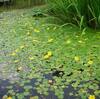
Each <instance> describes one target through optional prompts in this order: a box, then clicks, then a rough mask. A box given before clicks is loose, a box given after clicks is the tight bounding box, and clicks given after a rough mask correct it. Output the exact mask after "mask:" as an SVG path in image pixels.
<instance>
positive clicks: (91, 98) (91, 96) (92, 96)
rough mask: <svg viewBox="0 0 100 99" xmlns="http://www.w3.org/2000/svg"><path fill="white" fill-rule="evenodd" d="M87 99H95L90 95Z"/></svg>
mask: <svg viewBox="0 0 100 99" xmlns="http://www.w3.org/2000/svg"><path fill="white" fill-rule="evenodd" d="M88 99H96V98H95V96H94V95H90V96H89V98H88Z"/></svg>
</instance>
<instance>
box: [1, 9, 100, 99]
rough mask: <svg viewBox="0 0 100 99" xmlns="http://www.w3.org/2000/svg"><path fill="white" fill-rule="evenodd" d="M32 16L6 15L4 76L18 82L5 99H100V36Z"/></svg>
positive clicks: (91, 31)
mask: <svg viewBox="0 0 100 99" xmlns="http://www.w3.org/2000/svg"><path fill="white" fill-rule="evenodd" d="M29 12H31V14H32V12H33V10H32V11H31V10H27V11H26V12H25V11H23V10H20V11H19V10H18V11H12V12H9V13H7V15H6V13H3V16H4V19H3V20H2V21H1V26H0V30H1V32H0V50H2V51H3V53H4V54H2V53H0V54H1V56H0V62H3V63H6V62H7V63H9V64H6V65H7V66H6V67H5V68H3V69H2V72H0V73H1V75H3V76H2V77H3V78H4V79H7V77H8V76H9V75H11V74H12V73H13V74H16V77H17V80H16V79H15V80H11V81H10V85H8V86H6V90H7V93H6V95H3V98H5V97H6V98H7V99H16V97H17V98H18V99H27V98H28V99H29V98H30V99H45V98H47V97H48V96H49V99H50V97H51V99H67V97H69V98H70V99H87V98H89V99H95V98H96V97H98V98H100V96H99V94H100V90H99V89H100V86H99V81H100V74H99V72H100V68H99V65H100V46H99V42H100V32H99V31H94V30H91V29H90V30H89V29H88V30H85V31H80V30H79V29H78V28H77V27H73V26H70V25H68V26H67V27H61V26H59V25H54V24H48V23H47V21H46V18H35V17H33V16H32V15H31V14H29ZM12 15H13V18H12V19H11V18H10V17H11V16H12ZM3 28H5V29H3ZM4 55H5V56H4ZM2 59H3V60H2ZM4 74H5V75H4ZM10 77H11V76H10ZM14 78H15V76H14ZM1 83H2V81H1ZM0 85H1V84H0ZM35 92H36V94H34V93H35ZM52 92H53V93H52ZM53 97H54V98H53Z"/></svg>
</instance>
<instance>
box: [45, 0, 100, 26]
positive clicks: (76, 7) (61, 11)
mask: <svg viewBox="0 0 100 99" xmlns="http://www.w3.org/2000/svg"><path fill="white" fill-rule="evenodd" d="M46 3H47V5H48V7H49V13H51V14H53V15H54V16H55V17H57V18H60V19H61V20H62V21H63V23H73V24H76V25H78V26H79V27H80V28H82V26H86V25H88V26H90V27H93V28H96V27H100V0H46Z"/></svg>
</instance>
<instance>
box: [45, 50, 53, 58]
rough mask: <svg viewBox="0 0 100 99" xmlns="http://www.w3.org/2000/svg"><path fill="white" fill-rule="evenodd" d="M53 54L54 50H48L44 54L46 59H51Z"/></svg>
mask: <svg viewBox="0 0 100 99" xmlns="http://www.w3.org/2000/svg"><path fill="white" fill-rule="evenodd" d="M51 56H52V52H51V51H48V52H47V54H46V55H45V56H44V59H49V58H50V57H51Z"/></svg>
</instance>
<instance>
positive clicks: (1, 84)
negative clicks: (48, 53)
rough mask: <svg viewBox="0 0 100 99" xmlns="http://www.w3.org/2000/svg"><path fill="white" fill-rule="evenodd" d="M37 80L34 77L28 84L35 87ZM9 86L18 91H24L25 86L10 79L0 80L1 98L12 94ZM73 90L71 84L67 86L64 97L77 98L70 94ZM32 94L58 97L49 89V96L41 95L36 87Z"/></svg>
mask: <svg viewBox="0 0 100 99" xmlns="http://www.w3.org/2000/svg"><path fill="white" fill-rule="evenodd" d="M48 77H49V76H48ZM35 82H36V80H35V79H32V80H31V81H30V83H27V85H31V86H32V87H34V86H35ZM8 86H12V89H13V90H14V91H15V92H17V93H23V92H24V88H23V87H21V86H19V85H18V84H16V83H14V84H11V83H10V81H9V80H0V99H2V97H3V96H4V95H8V96H10V94H8V89H7V87H8ZM73 91H74V90H73V88H72V87H71V86H69V87H68V88H66V89H65V90H64V93H65V94H64V99H77V98H75V97H73V96H69V93H70V92H73ZM30 96H38V97H39V99H58V98H57V96H56V95H55V93H54V92H51V91H49V95H48V96H44V95H41V94H39V93H37V91H36V90H35V89H31V90H30ZM30 96H26V97H25V99H29V97H30ZM16 99H17V98H16Z"/></svg>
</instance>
